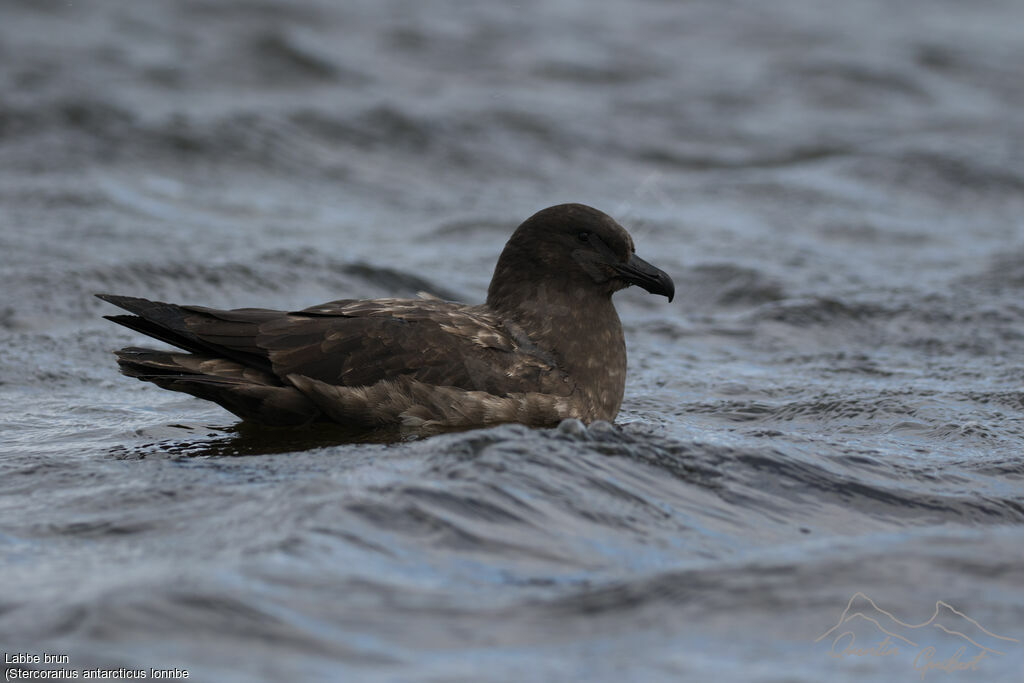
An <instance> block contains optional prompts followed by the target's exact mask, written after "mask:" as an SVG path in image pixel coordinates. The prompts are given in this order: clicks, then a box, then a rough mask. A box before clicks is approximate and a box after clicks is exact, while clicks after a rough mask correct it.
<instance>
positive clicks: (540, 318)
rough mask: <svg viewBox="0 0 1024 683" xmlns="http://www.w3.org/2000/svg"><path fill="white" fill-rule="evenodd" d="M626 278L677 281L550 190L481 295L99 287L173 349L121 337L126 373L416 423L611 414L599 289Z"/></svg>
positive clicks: (236, 396)
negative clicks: (467, 300) (552, 200)
mask: <svg viewBox="0 0 1024 683" xmlns="http://www.w3.org/2000/svg"><path fill="white" fill-rule="evenodd" d="M631 284H637V285H640V286H641V287H643V288H644V289H646V290H648V291H650V292H653V293H657V294H663V295H665V296H667V297H668V298H669V300H670V301H671V299H672V295H673V293H674V288H673V285H672V280H671V278H669V277H668V275H666V274H665V273H663V272H662V271H660V270H658V269H657V268H654V267H653V266H651V265H650V264H648V263H646V262H645V261H643V260H641V259H639V258H638V257H637V256H636V255H635V253H634V249H633V241H632V239H631V238H630V236H629V234H628V233H627V232H626V231H625V230H624V229H623V228H622V227H621V226H619V225H618V223H616V222H615V221H614V220H612V219H611V218H610V217H609V216H607V215H605V214H603V213H601V212H600V211H598V210H596V209H592V208H590V207H587V206H583V205H580V204H563V205H559V206H553V207H551V208H548V209H544V210H543V211H540V212H539V213H537V214H534V215H533V216H532V217H530V218H529V219H527V220H526V221H525V222H524V223H523V224H522V225H520V226H519V228H518V229H517V230H516V231H515V233H514V234H513V235H512V237H511V238H510V239H509V241H508V243H507V244H506V245H505V249H504V251H503V252H502V254H501V257H500V258H499V259H498V264H497V266H496V268H495V271H494V277H493V278H492V280H491V285H490V288H489V290H488V295H487V302H486V303H485V304H483V305H480V306H469V305H466V304H460V303H455V302H451V301H442V300H440V299H436V298H433V297H429V296H424V295H421V297H422V298H420V299H373V300H368V301H358V300H353V299H343V300H340V301H333V302H330V303H326V304H322V305H320V306H314V307H312V308H307V309H305V310H302V311H294V312H285V311H272V310H266V309H260V308H243V309H236V310H230V311H226V310H216V309H212V308H204V307H201V306H179V305H176V304H166V303H161V302H157V301H148V300H146V299H138V298H133V297H124V296H113V295H107V294H98V295H97V296H98V297H99V298H101V299H103V300H104V301H108V302H110V303H112V304H114V305H116V306H119V307H121V308H123V309H125V310H127V311H129V312H130V313H132V315H115V316H107V317H108V319H109V320H112V321H114V322H116V323H120V324H121V325H124V326H126V327H130V328H131V329H133V330H136V331H138V332H142V333H143V334H146V335H149V336H150V337H153V338H155V339H159V340H161V341H164V342H166V343H168V344H171V345H173V346H176V347H178V348H179V349H182V350H183V351H184V353H182V352H173V351H157V350H152V349H141V348H135V347H130V348H126V349H122V350H120V351H118V352H117V355H118V363H119V365H120V367H121V372H123V373H124V374H126V375H128V376H131V377H137V378H139V379H143V380H146V381H150V382H153V383H154V384H156V385H158V386H161V387H163V388H165V389H172V390H174V391H183V392H186V393H189V394H192V395H193V396H198V397H200V398H204V399H207V400H210V401H215V402H216V403H219V404H220V405H221V406H223V407H224V408H226V409H228V410H230V411H231V412H233V413H235V414H236V415H238V416H239V417H241V418H243V419H246V420H252V421H256V422H260V423H264V424H272V425H291V426H297V425H303V424H307V423H310V422H313V421H318V420H329V421H334V422H338V423H341V424H343V425H347V426H350V427H354V428H366V429H375V428H382V427H384V428H388V427H397V428H401V429H404V430H408V431H412V432H416V433H424V434H425V433H431V432H436V431H441V430H444V429H458V428H466V427H474V426H481V425H488V424H496V423H501V422H522V423H524V424H528V425H533V426H548V425H553V424H557V423H558V422H559V421H560V420H562V419H565V418H569V417H575V418H579V419H581V420H583V421H584V422H591V421H593V420H608V421H611V420H614V419H615V416H616V415H617V414H618V411H619V405H620V404H621V402H622V393H623V388H624V386H625V379H626V348H625V340H624V338H623V335H622V326H621V324H620V323H619V318H618V316H617V315H616V313H615V308H614V307H613V306H612V302H611V296H612V294H613V293H614V292H616V291H618V290H619V289H622V288H624V287H628V286H629V285H631Z"/></svg>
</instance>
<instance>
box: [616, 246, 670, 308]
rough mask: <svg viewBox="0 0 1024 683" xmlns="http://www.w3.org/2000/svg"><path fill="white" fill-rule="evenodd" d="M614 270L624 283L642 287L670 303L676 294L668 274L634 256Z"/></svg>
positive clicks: (617, 265) (618, 264)
mask: <svg viewBox="0 0 1024 683" xmlns="http://www.w3.org/2000/svg"><path fill="white" fill-rule="evenodd" d="M614 268H615V270H616V271H617V272H618V274H619V276H620V277H622V279H624V280H625V281H626V282H628V283H630V284H632V285H638V286H640V287H643V288H644V289H646V290H647V291H648V292H650V293H651V294H661V295H663V296H666V297H668V300H669V301H670V302H671V301H672V297H674V296H675V294H676V285H675V283H674V282H672V278H670V277H669V276H668V273H666V272H665V271H663V270H661V269H660V268H655V267H654V266H652V265H651V264H650V263H648V262H647V261H644V260H643V259H642V258H640V257H639V256H637V255H636V254H633V255H631V256H630V257H629V260H628V261H627V262H626V263H616V264H615V265H614Z"/></svg>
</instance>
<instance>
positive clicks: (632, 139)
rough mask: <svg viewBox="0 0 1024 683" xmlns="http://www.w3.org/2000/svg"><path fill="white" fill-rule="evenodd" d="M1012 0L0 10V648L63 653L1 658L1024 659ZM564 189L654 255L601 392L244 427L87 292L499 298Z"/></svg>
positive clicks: (273, 299) (1014, 677)
mask: <svg viewBox="0 0 1024 683" xmlns="http://www.w3.org/2000/svg"><path fill="white" fill-rule="evenodd" d="M1021 26H1024V5H1022V4H1021V3H1019V2H1014V1H1012V0H985V1H984V2H974V3H959V2H952V1H951V0H950V1H942V0H940V1H938V2H924V1H923V0H919V1H908V2H900V3H892V2H881V1H880V0H865V1H863V2H856V3H838V2H835V3H819V2H811V1H809V0H807V1H798V0H783V1H781V2H775V3H757V2H716V1H712V0H707V1H701V0H697V1H693V2H685V3H682V2H680V3H676V2H667V1H663V0H639V1H633V2H625V1H623V2H603V3H584V2H582V1H573V0H557V1H556V2H539V1H536V2H504V3H487V4H480V3H462V2H456V1H455V0H451V1H445V2H433V3H415V2H409V1H400V0H387V1H380V0H377V1H374V2H370V1H364V2H356V1H354V2H346V3H333V2H327V1H326V0H292V1H289V2H283V1H282V2H272V1H270V0H262V1H258V0H251V1H243V0H174V1H172V0H164V1H162V2H159V3H156V2H148V3H133V2H123V1H122V2H116V1H107V2H102V1H98V0H92V1H90V2H72V3H67V2H57V1H43V0H6V2H5V3H4V4H3V6H2V7H0V269H2V270H0V272H2V286H3V298H2V300H0V586H2V590H0V646H2V647H0V650H3V651H4V652H5V655H12V656H14V655H19V653H20V654H24V655H30V656H34V655H39V656H40V658H42V656H43V655H45V654H50V655H56V656H57V657H58V660H57V661H56V662H51V663H49V664H47V663H39V664H36V663H35V662H34V661H14V662H13V663H12V662H11V661H10V660H8V664H7V665H6V666H7V668H8V669H7V670H8V673H9V675H15V674H17V673H20V672H24V671H29V672H32V671H37V670H39V669H43V668H50V669H61V668H63V669H66V670H69V671H71V670H74V671H78V672H79V674H80V675H84V672H85V671H86V670H89V669H102V670H111V669H115V670H116V669H120V668H125V669H128V670H136V669H140V670H145V671H146V672H148V677H150V678H151V677H153V673H154V672H152V671H150V670H151V669H170V670H172V671H173V670H174V669H178V670H179V671H181V670H187V671H188V672H189V678H190V679H191V680H200V681H229V682H230V681H254V680H266V681H279V680H307V681H319V680H325V681H327V680H359V681H363V680H368V681H369V680H433V681H452V680H494V681H513V680H514V681H522V680H552V681H555V680H557V681H563V680H595V681H600V680H608V681H612V680H615V681H618V680H666V681H668V680H672V681H680V680H682V681H688V680H694V681H703V680H709V679H711V678H712V677H714V680H716V681H723V682H724V681H773V682H782V681H807V682H816V681H822V680H829V681H850V682H852V681H858V682H860V681H865V680H871V681H912V680H913V681H916V680H922V678H923V680H926V681H935V680H941V681H951V682H956V681H1018V680H1021V675H1022V672H1024V524H1022V523H1024V114H1022V111H1024V40H1022V35H1024V34H1022V29H1021ZM567 201H577V202H583V203H587V204H591V205H593V206H596V207H598V208H600V209H602V210H604V211H606V212H608V213H610V214H612V215H613V216H614V217H615V218H616V219H618V220H619V222H621V223H622V224H623V225H624V226H626V227H627V229H629V230H630V231H631V233H632V234H633V236H634V238H635V240H636V243H637V250H638V253H639V254H641V255H642V256H643V257H645V258H646V259H647V260H649V261H651V262H653V263H655V264H656V265H658V266H659V267H661V268H663V269H664V270H666V271H667V272H669V273H670V274H671V275H672V276H673V277H674V278H675V280H676V284H677V298H676V300H675V302H673V303H671V304H667V303H666V302H665V301H664V299H661V298H657V297H651V296H648V295H646V294H645V293H643V292H640V291H632V290H630V291H626V292H623V293H620V294H618V295H617V296H616V300H617V305H618V309H619V312H620V315H621V317H622V320H623V324H624V327H625V329H626V336H627V343H628V348H629V360H630V371H629V379H628V384H627V388H626V399H625V402H624V404H623V409H622V412H621V414H620V416H619V418H618V420H617V421H616V424H615V425H614V427H609V426H607V425H596V426H594V427H591V428H590V429H583V428H580V427H579V426H578V425H573V424H565V425H563V426H562V427H560V428H558V429H552V430H530V429H526V428H524V427H521V426H516V425H506V426H501V427H497V428H493V429H486V430H477V431H470V432H463V433H458V434H446V435H441V436H437V437H434V438H429V439H425V440H419V441H412V442H403V443H397V444H377V443H374V444H351V443H338V442H337V441H338V440H337V438H336V437H337V435H336V434H332V433H331V432H329V431H321V430H312V431H308V432H302V433H293V432H282V431H271V430H260V429H254V428H249V427H245V426H244V425H239V424H238V422H237V420H236V419H235V418H234V417H233V416H231V415H230V414H228V413H226V412H224V411H223V410H221V409H220V408H218V407H217V406H215V405H212V404H208V403H205V402H202V401H199V400H198V399H193V398H191V397H188V396H185V395H183V394H175V393H171V392H166V391H162V390H160V389H158V388H156V387H154V386H152V385H149V384H145V383H142V382H138V381H135V380H131V379H128V378H125V377H121V376H120V375H118V374H117V370H116V366H115V363H114V359H113V356H112V355H111V354H110V351H111V350H113V349H116V348H118V347H120V346H124V345H128V344H138V343H141V342H143V341H144V340H143V339H142V338H141V337H139V336H137V335H135V334H133V333H131V332H130V331H128V330H125V329H123V328H119V327H117V326H115V325H113V324H110V323H108V322H106V321H104V320H103V319H102V318H101V316H102V315H104V314H109V313H113V312H114V311H113V309H112V308H111V307H109V306H107V305H106V304H103V303H102V302H100V301H98V300H96V299H94V298H93V297H92V294H93V293H94V292H113V293H119V294H129V295H136V296H145V297H151V298H156V299H160V300H165V301H176V302H181V303H195V304H203V305H210V306H215V307H240V306H263V307H272V308H282V309H296V308H302V307H305V306H309V305H312V304H316V303H320V302H322V301H327V300H331V299H337V298H342V297H374V296H391V295H398V296H411V295H413V294H414V293H415V292H417V291H419V290H428V291H431V292H434V293H436V294H439V295H441V296H445V297H450V298H455V299H459V300H463V301H470V302H477V301H481V300H482V299H483V297H484V294H485V292H486V287H487V283H488V280H489V278H490V274H491V269H492V268H493V264H494V262H495V260H496V258H497V255H498V253H499V252H500V250H501V247H502V246H503V244H504V242H505V240H506V239H507V237H508V235H509V234H510V233H511V231H512V230H513V229H514V228H515V226H516V225H517V224H518V223H519V222H520V221H521V220H523V219H524V218H526V217H527V216H529V215H530V214H532V213H533V212H535V211H536V210H538V209H540V208H543V207H545V206H548V205H551V204H556V203H561V202H567ZM62 658H66V659H62ZM15 659H17V658H16V657H15ZM929 663H931V664H933V665H936V664H940V665H944V666H946V667H947V668H948V669H949V671H945V670H943V669H941V668H935V667H934V666H933V667H932V668H928V665H929ZM958 667H959V668H958ZM964 667H966V668H964ZM971 667H973V668H971ZM12 671H13V672H15V674H11V673H10V672H12Z"/></svg>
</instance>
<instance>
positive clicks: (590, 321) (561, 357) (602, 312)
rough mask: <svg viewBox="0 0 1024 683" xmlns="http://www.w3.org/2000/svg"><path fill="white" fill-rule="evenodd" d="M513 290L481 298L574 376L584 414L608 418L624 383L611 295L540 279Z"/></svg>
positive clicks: (620, 335) (622, 346)
mask: <svg viewBox="0 0 1024 683" xmlns="http://www.w3.org/2000/svg"><path fill="white" fill-rule="evenodd" d="M517 290H518V291H517V293H518V294H519V295H520V296H518V297H514V298H512V297H506V298H502V297H491V296H488V299H487V303H488V305H489V306H490V307H491V308H492V309H494V310H496V311H497V312H498V313H499V314H501V315H502V316H503V317H504V318H505V319H507V320H510V321H511V322H513V323H514V324H516V325H518V326H519V327H520V328H521V329H523V330H526V331H528V335H529V337H530V340H531V341H532V342H533V343H534V344H535V345H536V346H537V347H538V348H539V349H540V350H541V351H542V352H544V353H547V354H550V355H551V356H553V357H554V360H555V362H556V363H557V364H558V367H559V368H561V369H562V370H564V371H565V372H566V373H567V374H568V375H569V377H570V378H571V379H572V381H575V382H576V387H577V392H578V393H579V395H580V398H581V401H582V403H583V405H584V409H585V412H586V413H588V417H589V420H608V421H609V422H610V421H612V420H614V419H615V416H616V415H617V414H618V411H619V405H620V404H621V403H622V395H623V390H624V388H625V383H626V342H625V338H624V336H623V333H622V324H621V322H620V321H619V316H618V313H616V311H615V306H614V305H613V304H612V300H611V296H610V295H605V294H603V293H595V292H593V290H589V291H588V290H587V289H584V288H575V287H568V288H564V287H563V288H557V287H552V286H547V287H545V286H544V284H543V283H540V284H538V285H528V284H526V283H520V285H519V287H518V288H517ZM589 420H588V421H589Z"/></svg>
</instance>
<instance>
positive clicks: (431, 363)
mask: <svg viewBox="0 0 1024 683" xmlns="http://www.w3.org/2000/svg"><path fill="white" fill-rule="evenodd" d="M255 343H256V345H257V346H259V347H260V348H261V349H264V350H265V351H266V353H267V356H268V358H269V359H270V361H271V364H272V366H273V369H274V373H275V374H276V375H278V376H279V377H288V376H289V375H302V376H305V377H310V378H312V379H316V380H319V381H321V382H325V383H328V384H335V385H342V386H348V387H358V386H367V385H372V384H375V383H376V382H379V381H381V380H385V379H395V378H397V377H406V378H408V379H414V380H417V381H419V382H423V383H425V384H431V385H438V386H452V387H458V388H460V389H465V390H470V391H486V392H488V393H491V394H495V395H498V396H503V395H506V394H508V393H513V392H537V391H547V390H549V389H550V388H554V389H556V390H559V393H562V392H561V389H562V387H563V385H564V386H565V390H566V392H567V391H568V389H569V388H568V386H567V382H564V381H562V380H561V377H562V373H561V372H559V371H558V369H557V368H556V367H555V366H554V363H553V362H552V361H551V359H548V358H545V357H543V355H542V354H538V353H536V352H535V350H534V349H532V348H531V345H530V344H528V343H525V344H524V343H523V340H522V339H519V338H517V337H516V336H515V335H514V334H513V333H510V332H509V331H508V330H507V329H506V328H505V327H504V326H503V325H502V324H501V322H500V321H499V320H498V319H497V318H496V316H494V315H493V314H491V313H489V312H487V311H485V310H481V309H480V308H479V307H470V306H466V305H464V304H458V303H453V302H448V301H441V300H435V299H427V300H424V299H419V300H407V299H373V300H366V301H359V300H341V301H333V302H330V303H327V304H322V305H320V306H314V307H312V308H308V309H305V310H303V311H298V312H294V313H289V314H287V315H283V316H280V317H276V318H274V319H272V320H268V321H265V322H262V323H260V324H259V333H258V335H257V336H256V338H255Z"/></svg>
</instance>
